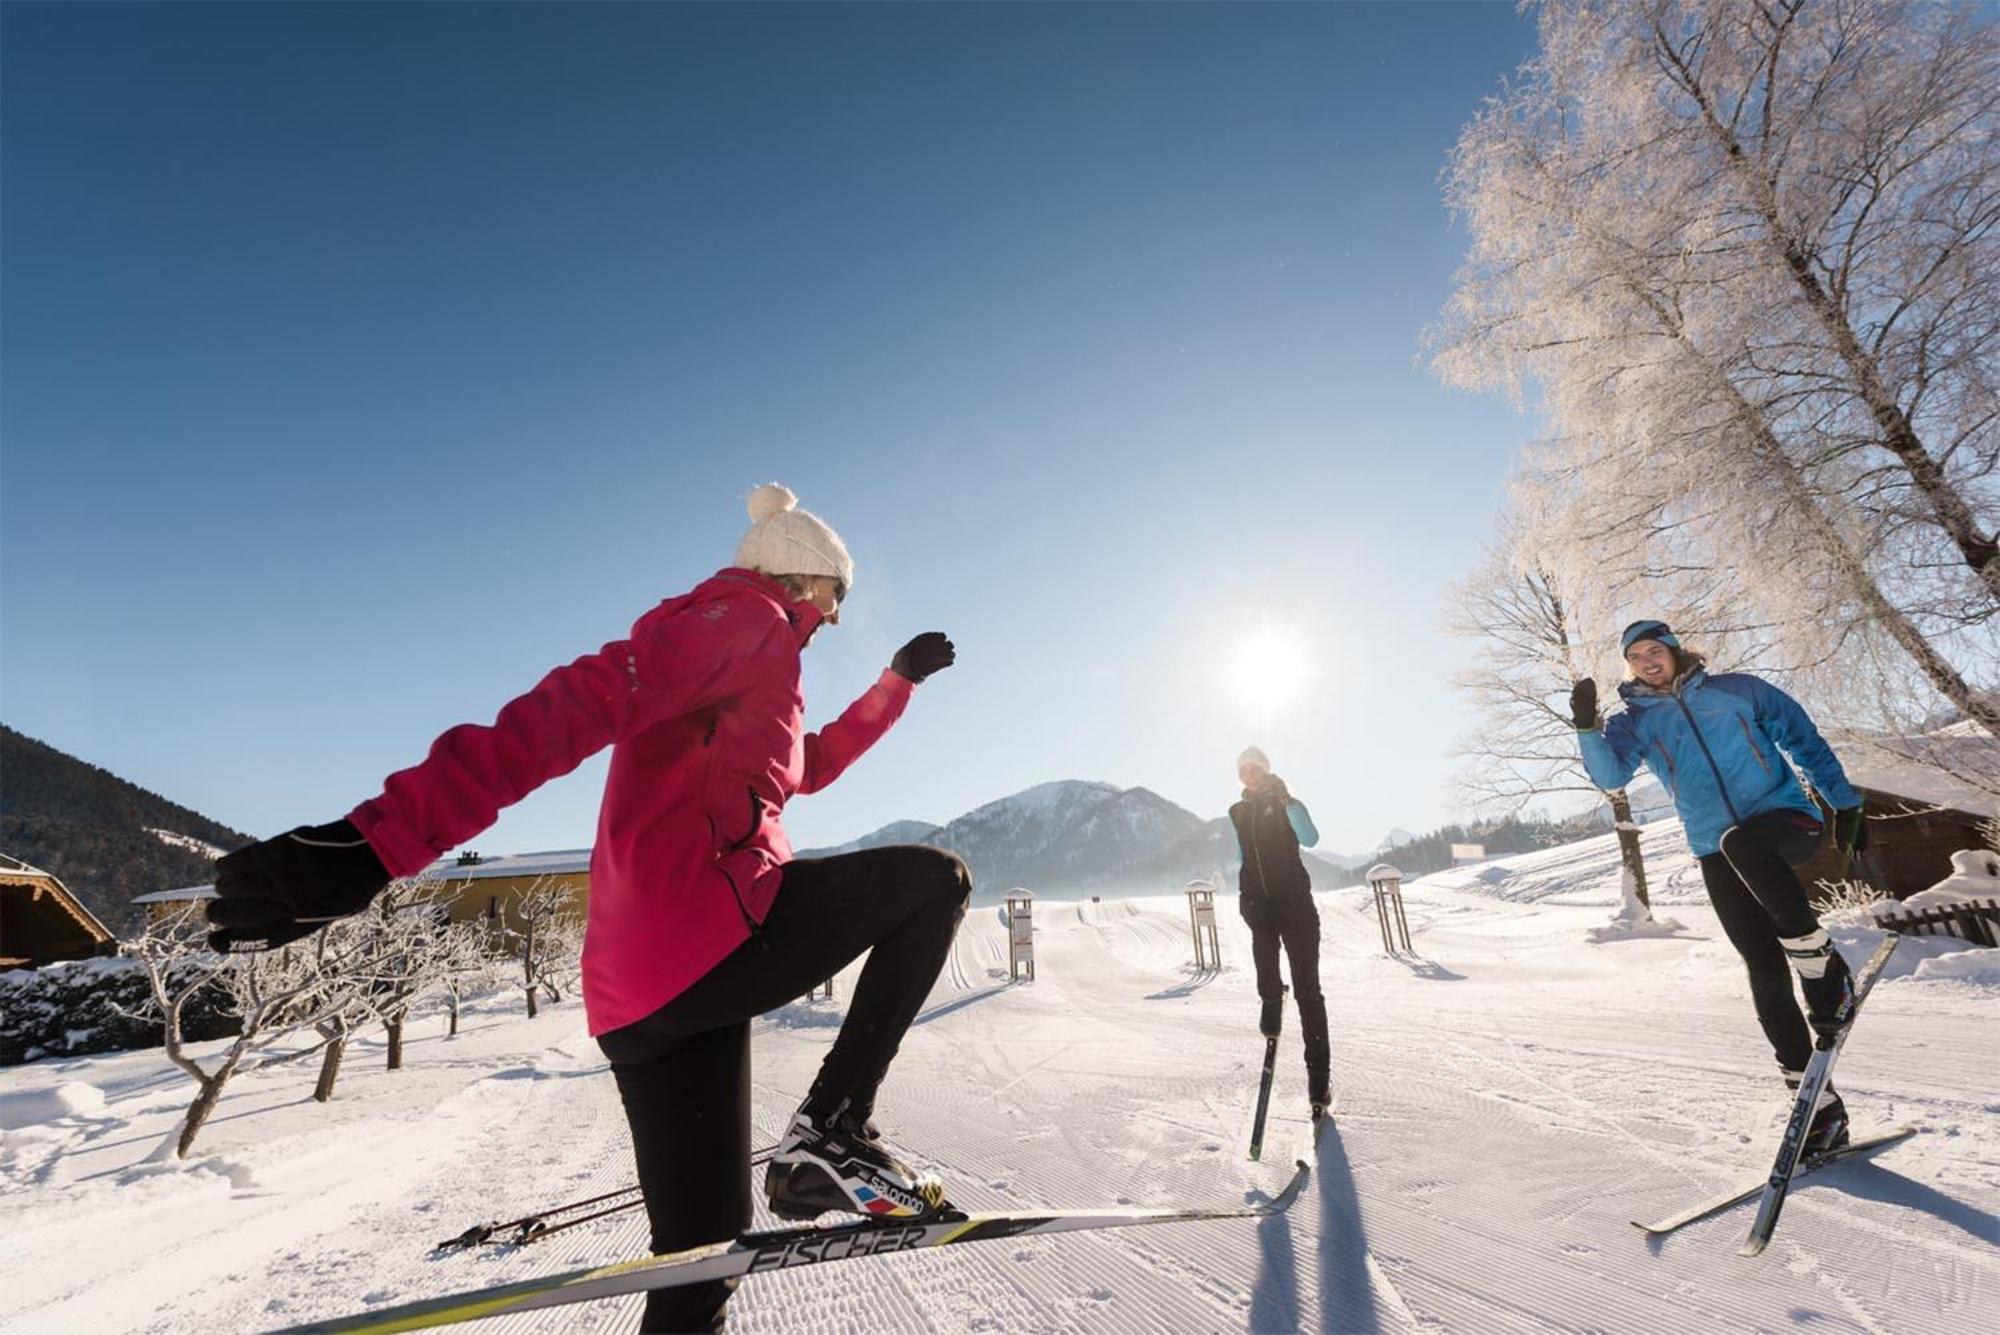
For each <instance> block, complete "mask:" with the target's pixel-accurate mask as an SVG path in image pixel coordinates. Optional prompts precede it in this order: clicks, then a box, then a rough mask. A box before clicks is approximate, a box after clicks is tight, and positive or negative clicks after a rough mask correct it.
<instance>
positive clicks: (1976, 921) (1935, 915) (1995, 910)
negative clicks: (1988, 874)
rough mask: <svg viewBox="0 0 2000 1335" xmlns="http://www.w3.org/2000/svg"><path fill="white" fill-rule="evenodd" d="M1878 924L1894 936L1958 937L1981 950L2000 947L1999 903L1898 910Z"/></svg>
mask: <svg viewBox="0 0 2000 1335" xmlns="http://www.w3.org/2000/svg"><path fill="white" fill-rule="evenodd" d="M1875 921H1876V922H1878V923H1880V924H1881V925H1882V926H1883V927H1886V928H1888V929H1889V930H1890V931H1892V932H1907V933H1909V934H1911V935H1914V936H1957V937H1963V938H1964V939H1965V940H1967V941H1974V942H1977V943H1978V944H1980V945H1982V946H1994V945H2000V899H1969V900H1966V901H1965V902H1964V903H1962V904H1944V905H1940V906H1939V907H1937V908H1929V909H1915V910H1909V909H1897V910H1896V911H1894V912H1892V913H1881V914H1877V915H1876V918H1875Z"/></svg>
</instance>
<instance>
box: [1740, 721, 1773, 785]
mask: <svg viewBox="0 0 2000 1335" xmlns="http://www.w3.org/2000/svg"><path fill="white" fill-rule="evenodd" d="M1736 726H1737V727H1739V728H1741V729H1743V741H1744V743H1745V744H1746V745H1747V746H1749V748H1750V754H1751V755H1753V756H1755V757H1757V763H1758V764H1759V765H1762V766H1763V767H1764V777H1766V778H1769V777H1770V775H1771V762H1770V761H1768V760H1766V759H1764V752H1763V750H1762V749H1761V748H1760V747H1759V746H1758V745H1757V739H1756V738H1755V737H1753V736H1751V735H1750V725H1749V724H1748V723H1747V722H1745V721H1744V718H1743V716H1742V715H1741V714H1738V715H1737V716H1736Z"/></svg>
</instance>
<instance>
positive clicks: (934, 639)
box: [889, 630, 958, 685]
mask: <svg viewBox="0 0 2000 1335" xmlns="http://www.w3.org/2000/svg"><path fill="white" fill-rule="evenodd" d="M957 661H958V651H957V650H956V649H954V648H952V644H951V641H950V640H948V639H946V638H945V635H944V632H943V631H941V630H927V631H925V632H924V633H923V634H921V635H919V636H917V638H916V639H914V640H911V641H910V642H909V643H908V644H906V645H904V646H903V647H902V648H900V649H898V650H897V651H896V656H895V657H894V658H892V659H890V660H889V670H890V671H892V672H894V673H895V674H896V675H897V676H899V677H903V678H906V679H908V680H909V682H910V683H911V684H912V685H915V684H916V683H918V682H921V681H922V680H923V679H924V678H926V677H928V676H930V675H931V674H932V673H933V672H942V671H944V670H945V669H946V668H948V667H950V666H951V665H952V664H953V663H955V662H957Z"/></svg>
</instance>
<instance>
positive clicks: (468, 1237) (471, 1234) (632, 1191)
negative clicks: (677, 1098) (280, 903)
mask: <svg viewBox="0 0 2000 1335" xmlns="http://www.w3.org/2000/svg"><path fill="white" fill-rule="evenodd" d="M777 1148H778V1147H777V1146H776V1145H765V1146H763V1147H761V1148H759V1149H757V1150H754V1151H752V1152H751V1155H750V1163H751V1165H752V1166H753V1167H754V1166H755V1165H757V1164H760V1163H763V1162H765V1161H766V1160H768V1159H769V1158H770V1157H771V1155H772V1154H773V1153H774V1152H775V1151H776V1150H777ZM638 1191H639V1184H638V1183H636V1182H634V1183H633V1184H632V1185H631V1186H629V1187H620V1188H619V1189H618V1190H616V1191H607V1192H605V1193H604V1194H603V1195H601V1196H586V1197H584V1198H583V1199H582V1200H580V1201H570V1202H568V1203H567V1204H564V1205H552V1206H550V1207H549V1208H548V1209H546V1210H537V1211H536V1212H535V1213H533V1214H525V1215H522V1216H521V1217H520V1218H519V1219H503V1220H499V1221H497V1222H494V1223H490V1224H474V1225H473V1226H472V1227H471V1228H468V1229H466V1230H465V1232H463V1233H461V1234H459V1235H458V1236H457V1237H455V1238H447V1239H446V1240H445V1241H443V1242H440V1243H438V1244H437V1246H435V1247H434V1248H432V1249H431V1250H433V1251H440V1252H448V1251H454V1250H456V1249H458V1248H462V1247H477V1246H478V1245H479V1244H480V1243H482V1242H489V1241H491V1240H492V1238H493V1235H494V1234H496V1233H504V1232H506V1231H507V1230H509V1229H513V1230H516V1231H517V1232H518V1233H519V1234H520V1235H521V1238H522V1240H525V1239H526V1238H528V1237H534V1236H539V1235H540V1234H541V1233H543V1232H549V1233H553V1232H555V1231H556V1230H555V1229H537V1228H536V1227H535V1226H536V1225H538V1224H540V1223H542V1221H544V1220H546V1219H548V1218H550V1217H551V1216H553V1215H562V1214H568V1213H570V1212H571V1211H573V1210H581V1209H583V1208H584V1207H585V1206H589V1205H597V1204H599V1203H601V1202H603V1201H609V1200H616V1199H617V1198H618V1197H620V1196H632V1195H636V1194H637V1193H638ZM638 1204H639V1202H637V1201H628V1202H626V1203H625V1204H623V1205H620V1206H616V1207H614V1209H617V1210H626V1209H631V1208H633V1207H634V1206H636V1205H638ZM610 1213H613V1210H599V1211H597V1212H596V1213H595V1214H590V1215H586V1216H585V1218H586V1219H596V1218H597V1217H598V1216H599V1215H605V1214H610ZM582 1222H583V1220H581V1219H577V1220H571V1221H570V1223H578V1224H580V1223H582ZM568 1226H569V1225H568V1224H563V1225H559V1227H562V1228H567V1227H568Z"/></svg>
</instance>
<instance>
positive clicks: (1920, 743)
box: [1800, 724, 2000, 899]
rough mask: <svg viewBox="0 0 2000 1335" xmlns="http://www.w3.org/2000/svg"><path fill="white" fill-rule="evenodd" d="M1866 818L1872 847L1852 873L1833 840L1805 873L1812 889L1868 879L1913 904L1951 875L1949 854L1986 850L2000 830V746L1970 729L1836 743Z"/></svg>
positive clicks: (1961, 727)
mask: <svg viewBox="0 0 2000 1335" xmlns="http://www.w3.org/2000/svg"><path fill="white" fill-rule="evenodd" d="M1836 747H1837V750H1838V752H1839V755H1840V758H1841V767H1842V768H1843V769H1845V770H1846V771H1847V777H1848V781H1849V782H1850V783H1852V784H1853V785H1854V786H1855V788H1857V789H1858V790H1860V792H1861V795H1862V798H1863V800H1864V802H1865V804H1866V809H1867V812H1868V847H1867V849H1866V851H1864V852H1863V854H1862V855H1861V857H1860V858H1858V859H1856V862H1857V864H1858V865H1856V866H1855V867H1854V868H1853V869H1852V870H1851V871H1847V872H1845V873H1843V868H1842V866H1841V859H1840V856H1839V854H1838V853H1837V852H1836V851H1835V849H1834V847H1833V841H1832V840H1831V839H1828V840H1827V841H1826V842H1825V844H1824V845H1823V846H1822V847H1821V849H1820V851H1819V853H1818V854H1817V855H1816V856H1815V857H1814V859H1813V860H1812V861H1811V862H1809V863H1807V864H1806V865H1805V866H1804V867H1802V868H1800V874H1801V875H1802V876H1803V877H1804V878H1805V880H1806V883H1807V884H1809V885H1810V884H1812V883H1814V882H1834V881H1839V880H1843V879H1854V880H1863V881H1867V882H1868V883H1870V884H1871V885H1873V886H1874V887H1875V888H1876V889H1878V890H1881V891H1882V892H1883V893H1885V894H1887V895H1890V896H1892V897H1894V898H1896V899H1908V898H1909V897H1910V896H1911V895H1914V894H1916V893H1917V892H1918V891H1920V890H1927V889H1929V888H1930V887H1931V886H1933V885H1936V884H1937V883H1938V882H1939V881H1941V880H1943V879H1944V878H1945V877H1947V876H1949V875H1951V873H1952V865H1951V855H1952V854H1953V853H1956V852H1959V851H1960V850H1962V849H1968V848H1987V847H1990V842H1989V841H1990V840H1991V838H1992V837H1993V833H1994V831H1995V829H1996V827H2000V744H1996V743H1995V741H1994V739H1993V738H1992V737H1990V736H1988V735H1987V734H1986V733H1985V732H1984V731H1982V730H1980V729H1978V728H1977V727H1975V726H1973V725H1970V724H1956V725H1954V726H1952V727H1950V728H1945V729H1941V730H1940V731H1938V732H1935V733H1930V734H1927V735H1925V736H1922V737H1913V738H1908V739H1891V740H1886V741H1885V740H1880V739H1877V740H1861V741H1844V742H1836Z"/></svg>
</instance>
